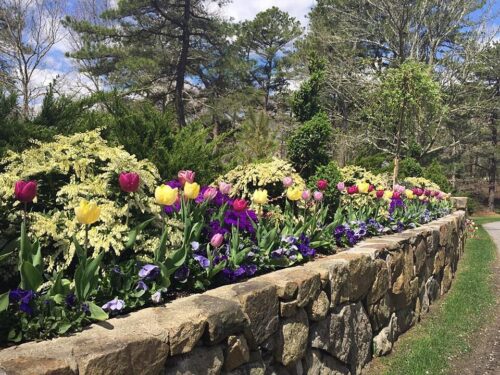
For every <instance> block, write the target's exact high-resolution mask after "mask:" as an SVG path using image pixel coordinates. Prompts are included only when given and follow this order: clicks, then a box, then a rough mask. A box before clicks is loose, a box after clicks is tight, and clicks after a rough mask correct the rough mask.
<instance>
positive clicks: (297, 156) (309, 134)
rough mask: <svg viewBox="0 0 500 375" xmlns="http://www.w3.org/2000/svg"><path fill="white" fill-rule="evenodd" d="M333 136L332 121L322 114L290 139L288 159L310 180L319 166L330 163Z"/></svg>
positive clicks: (316, 116)
mask: <svg viewBox="0 0 500 375" xmlns="http://www.w3.org/2000/svg"><path fill="white" fill-rule="evenodd" d="M331 134H332V126H331V123H330V120H329V119H328V116H327V115H326V114H325V113H324V112H320V113H318V114H317V115H315V116H314V117H313V118H312V119H311V120H309V121H307V122H306V123H304V124H303V125H302V126H300V127H299V128H298V129H297V130H296V131H295V133H294V134H293V135H292V136H291V137H290V139H289V141H288V158H289V159H290V161H291V162H292V164H293V166H294V167H295V169H296V170H297V171H299V173H300V174H301V175H302V176H304V177H305V178H309V177H310V176H311V175H312V174H313V173H314V172H315V171H316V168H317V167H318V166H320V165H325V164H327V163H328V161H329V155H328V150H327V145H328V142H329V140H330V136H331Z"/></svg>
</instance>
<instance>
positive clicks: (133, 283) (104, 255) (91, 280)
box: [0, 158, 451, 342]
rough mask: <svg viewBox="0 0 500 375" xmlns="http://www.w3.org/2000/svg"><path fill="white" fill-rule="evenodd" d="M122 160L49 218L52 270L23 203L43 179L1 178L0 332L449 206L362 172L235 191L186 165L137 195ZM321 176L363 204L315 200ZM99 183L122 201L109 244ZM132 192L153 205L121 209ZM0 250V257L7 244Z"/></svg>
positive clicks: (146, 301)
mask: <svg viewBox="0 0 500 375" xmlns="http://www.w3.org/2000/svg"><path fill="white" fill-rule="evenodd" d="M129 161H130V162H131V163H133V162H134V160H133V158H132V159H130V160H129ZM275 162H277V161H275ZM136 163H137V162H136ZM129 167H130V165H127V168H126V169H125V168H124V171H123V172H120V171H119V170H118V172H117V171H114V173H113V176H115V180H114V182H112V181H110V182H109V185H106V189H108V190H109V192H107V191H106V192H103V191H102V190H96V191H95V193H94V194H91V191H88V194H86V195H85V196H81V197H80V198H79V199H78V200H77V195H75V198H74V201H72V202H74V203H73V204H72V206H71V209H67V210H65V215H66V218H67V222H66V224H67V225H68V227H67V228H62V229H61V230H64V231H66V232H65V233H66V235H67V236H68V238H67V241H68V242H71V246H72V247H73V248H74V252H75V256H74V260H73V261H72V263H71V265H70V266H67V267H64V266H61V267H59V268H58V269H56V270H54V271H53V272H52V273H49V272H47V271H48V269H49V268H50V267H51V260H52V259H53V258H50V257H49V258H47V259H44V258H43V257H42V253H43V254H45V253H46V251H45V246H46V245H45V243H44V242H40V241H38V240H35V238H36V237H37V233H38V232H37V226H36V221H35V220H34V218H35V219H36V218H37V217H38V215H39V212H37V211H32V210H31V209H32V208H33V207H35V206H36V205H37V204H40V203H41V201H42V197H44V195H43V194H39V193H40V192H41V191H43V190H42V187H43V184H42V183H40V184H38V183H37V182H36V181H34V180H30V181H26V180H18V181H17V182H16V183H14V184H13V186H14V188H13V189H12V190H11V194H13V198H12V199H15V200H16V202H17V204H18V206H19V203H21V208H22V209H21V210H19V211H20V212H19V214H20V217H21V219H20V220H21V225H20V228H21V229H20V237H19V241H18V242H17V247H18V249H17V250H18V252H19V254H18V257H17V270H18V273H19V275H18V276H19V280H20V282H19V284H18V286H17V287H15V288H12V289H11V290H9V291H6V292H5V293H3V294H0V341H2V342H4V341H12V342H21V341H27V340H33V339H38V338H50V337H54V336H57V335H61V334H65V333H67V332H71V331H75V330H80V329H81V328H82V327H83V326H85V325H87V324H89V323H90V322H92V321H98V320H105V319H107V318H109V317H110V316H113V315H117V314H122V313H126V312H128V311H131V310H133V309H137V308H140V307H142V306H147V305H155V304H159V303H161V302H163V301H165V299H167V298H173V297H175V296H176V295H178V294H179V293H185V292H192V291H202V290H205V289H207V288H209V287H213V286H216V285H221V284H226V283H232V282H236V281H239V280H242V279H244V278H248V277H252V276H254V275H256V274H259V273H263V272H268V271H272V270H275V269H278V268H283V267H289V266H292V265H295V264H300V263H302V262H305V261H308V260H310V259H312V258H314V257H315V255H316V254H317V253H331V252H333V251H335V247H336V246H352V245H354V244H355V243H357V242H358V241H360V240H362V239H363V238H365V237H367V236H370V235H379V234H382V233H393V232H400V231H402V230H403V229H405V228H413V227H415V226H417V225H421V224H423V223H426V222H428V221H430V220H433V219H434V218H437V217H440V216H442V215H445V214H447V213H448V212H449V210H450V207H451V206H450V203H449V201H448V199H447V198H448V195H447V194H445V193H443V192H441V191H437V190H430V189H423V188H419V187H412V188H411V189H410V188H407V187H404V186H402V185H398V186H395V187H394V189H388V188H383V187H382V186H383V185H381V184H380V185H378V186H377V187H375V186H374V185H373V184H372V182H375V181H376V179H377V178H378V177H377V176H370V175H369V174H366V176H364V177H360V178H358V179H356V180H349V181H341V182H339V183H337V184H332V183H331V182H330V181H328V180H327V179H324V178H321V179H318V180H317V181H316V183H315V186H311V189H305V187H304V184H303V180H302V179H300V177H298V176H297V175H284V176H283V178H282V179H281V180H280V181H279V182H275V183H271V185H270V186H271V187H272V188H276V192H275V193H274V194H275V195H272V194H271V193H270V192H269V191H268V190H267V189H265V188H264V187H265V186H267V185H266V184H264V185H261V187H257V188H256V189H254V190H253V193H252V194H251V196H250V195H246V196H245V197H242V196H241V195H240V194H238V190H236V188H235V185H237V183H238V181H236V182H235V183H234V184H233V183H230V182H228V181H223V180H221V181H219V184H218V186H217V187H214V186H201V185H199V184H198V182H197V180H196V173H195V172H193V171H189V170H183V171H180V172H179V173H178V176H177V178H175V179H173V180H170V181H167V182H166V183H163V184H160V185H158V186H156V188H155V189H154V194H153V191H152V190H153V189H152V188H149V189H148V190H147V191H148V192H149V195H148V196H144V195H142V194H143V193H144V191H145V190H144V189H143V186H144V181H143V179H142V171H140V170H138V171H135V170H130V169H129ZM291 173H292V172H291ZM368 177H369V179H367V178H368ZM93 178H94V179H96V177H95V176H94V177H93ZM85 181H86V180H85V179H83V182H82V183H85ZM107 181H108V180H107ZM262 181H274V180H273V179H272V178H271V177H269V180H266V179H263V180H262ZM353 182H354V184H353ZM277 185H279V188H278V186H277ZM84 186H85V185H84ZM245 186H246V185H245ZM262 186H263V187H262ZM332 186H333V187H334V188H335V189H337V190H338V192H339V193H340V194H342V195H347V196H349V197H351V198H350V199H353V200H354V199H358V196H359V197H369V202H370V204H366V205H364V206H362V207H356V206H354V205H352V204H345V205H344V204H341V205H340V206H339V207H338V209H336V210H335V212H334V213H333V212H332V211H331V210H330V208H329V206H328V205H326V204H325V203H324V197H325V194H328V189H329V188H331V187H332ZM61 190H63V188H61ZM141 190H142V193H141ZM278 191H280V192H278ZM108 194H109V195H110V196H112V197H114V202H115V204H116V205H117V206H116V210H119V211H120V212H121V210H122V209H123V210H125V215H124V217H123V222H122V223H121V225H123V231H124V232H125V233H123V235H122V236H121V237H120V238H119V239H117V240H116V241H117V244H116V245H113V246H112V249H113V250H115V251H114V252H109V251H108V249H106V248H103V247H102V246H100V243H99V242H96V241H93V240H92V236H93V235H95V229H96V228H98V227H101V226H104V225H106V224H105V223H107V222H108V220H109V218H108V217H107V211H106V200H105V199H104V198H103V197H107V196H108ZM276 196H277V197H279V201H278V200H276V198H275V197H276ZM37 200H38V203H36V201H37ZM134 202H137V203H134ZM144 202H145V204H154V205H156V209H155V208H150V210H149V212H150V215H149V216H148V215H143V214H141V213H137V212H136V211H131V208H132V205H133V204H137V205H138V207H140V205H141V204H143V203H144ZM277 202H279V204H278V203H277ZM348 202H350V201H348ZM367 202H368V200H367ZM12 204H13V205H14V203H12ZM50 204H51V202H47V205H50ZM56 204H57V202H56ZM120 204H121V205H122V206H123V207H120V206H119V205H120ZM132 213H133V214H134V216H132V215H131V214H132ZM158 213H159V214H158ZM332 217H333V219H331V218H332ZM141 220H142V221H141ZM132 222H134V223H133V224H132ZM154 228H158V229H159V231H158V233H157V237H156V238H155V241H153V240H152V241H150V242H149V245H144V242H141V236H144V234H141V233H145V232H146V231H148V230H149V232H148V233H149V236H153V234H154V233H155V229H154ZM137 242H139V243H142V244H143V245H142V246H146V247H144V248H143V250H145V251H147V252H148V253H149V255H144V254H143V255H139V254H136V253H134V252H130V251H129V252H126V253H125V254H124V253H123V252H122V253H120V254H119V255H120V256H118V254H117V253H116V249H117V248H122V249H130V248H133V247H134V245H136V243H137ZM42 248H44V250H43V251H42ZM0 254H2V255H0V262H2V261H5V260H6V259H9V257H12V256H13V251H11V252H9V253H0Z"/></svg>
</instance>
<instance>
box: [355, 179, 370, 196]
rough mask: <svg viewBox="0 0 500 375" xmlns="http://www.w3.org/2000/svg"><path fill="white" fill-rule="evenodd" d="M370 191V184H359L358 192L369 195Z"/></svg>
mask: <svg viewBox="0 0 500 375" xmlns="http://www.w3.org/2000/svg"><path fill="white" fill-rule="evenodd" d="M368 190H370V184H369V183H368V182H360V183H359V184H358V191H359V192H360V193H361V194H368Z"/></svg>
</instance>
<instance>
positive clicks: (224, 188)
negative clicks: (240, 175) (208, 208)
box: [219, 182, 231, 195]
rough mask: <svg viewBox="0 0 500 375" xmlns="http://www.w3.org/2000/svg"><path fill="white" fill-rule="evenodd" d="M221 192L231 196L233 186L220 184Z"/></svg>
mask: <svg viewBox="0 0 500 375" xmlns="http://www.w3.org/2000/svg"><path fill="white" fill-rule="evenodd" d="M219 191H220V192H221V193H222V194H225V195H229V193H230V192H231V184H228V183H226V182H220V183H219Z"/></svg>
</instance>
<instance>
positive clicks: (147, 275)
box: [139, 264, 160, 280]
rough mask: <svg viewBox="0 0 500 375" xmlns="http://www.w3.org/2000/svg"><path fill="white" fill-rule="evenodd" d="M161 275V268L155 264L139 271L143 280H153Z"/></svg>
mask: <svg viewBox="0 0 500 375" xmlns="http://www.w3.org/2000/svg"><path fill="white" fill-rule="evenodd" d="M159 274H160V267H158V266H155V265H154V264H146V265H144V266H142V268H141V270H140V271H139V277H140V278H142V279H147V280H153V279H155V278H156V277H157V276H158V275H159Z"/></svg>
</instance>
